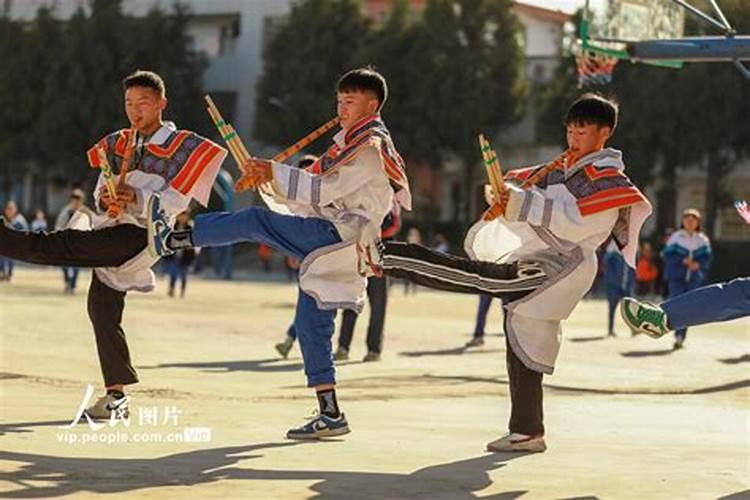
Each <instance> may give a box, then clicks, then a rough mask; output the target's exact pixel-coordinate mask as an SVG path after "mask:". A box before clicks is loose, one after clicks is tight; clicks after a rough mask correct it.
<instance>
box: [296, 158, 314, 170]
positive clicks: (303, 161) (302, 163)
mask: <svg viewBox="0 0 750 500" xmlns="http://www.w3.org/2000/svg"><path fill="white" fill-rule="evenodd" d="M316 161H318V157H317V156H315V155H305V156H303V157H302V158H300V159H299V161H298V162H297V168H303V169H304V168H307V167H309V166H310V165H312V164H313V163H315V162H316Z"/></svg>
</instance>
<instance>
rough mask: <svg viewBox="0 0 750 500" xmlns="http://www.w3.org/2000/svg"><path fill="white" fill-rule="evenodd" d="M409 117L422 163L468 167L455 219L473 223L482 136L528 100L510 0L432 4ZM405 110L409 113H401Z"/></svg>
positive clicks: (416, 59)
mask: <svg viewBox="0 0 750 500" xmlns="http://www.w3.org/2000/svg"><path fill="white" fill-rule="evenodd" d="M414 30H415V34H414V42H413V50H412V51H411V52H410V54H411V55H413V58H411V59H410V60H409V64H408V66H409V68H411V72H412V74H414V79H413V80H411V85H412V86H411V93H410V102H409V104H408V105H407V106H405V112H406V114H407V116H409V117H411V118H413V119H414V121H413V122H412V123H413V127H412V129H413V130H414V135H413V136H412V137H411V140H412V141H413V142H412V144H411V146H412V147H413V149H414V151H415V152H416V153H417V154H419V155H420V156H421V157H423V158H428V159H430V160H432V161H434V160H435V159H436V158H438V159H440V160H445V159H446V158H447V157H449V156H451V155H453V156H456V157H458V158H459V159H460V160H461V161H462V163H463V165H464V183H463V186H462V193H461V199H460V200H459V203H458V210H457V213H456V214H455V218H457V219H458V220H461V221H462V222H464V223H468V222H469V219H470V217H471V215H470V213H469V209H470V206H469V201H470V198H471V192H472V189H473V186H474V184H475V178H474V176H475V170H476V169H475V167H476V165H477V164H478V163H479V160H480V156H479V150H478V146H477V135H478V134H479V133H485V134H488V135H490V136H494V135H496V134H497V133H498V132H500V131H501V130H503V129H504V128H506V127H508V126H509V125H511V124H512V123H514V122H515V121H517V120H518V118H520V116H521V113H522V107H523V103H524V95H525V86H524V80H523V54H522V50H521V46H520V44H519V33H520V28H519V23H518V21H517V19H516V18H515V15H514V14H513V13H512V10H511V2H510V1H505V0H501V1H498V0H495V1H490V0H460V1H451V0H429V1H428V3H427V7H426V9H425V12H424V16H423V18H422V21H421V22H419V23H417V24H416V25H415V26H414ZM399 112H402V111H401V110H399Z"/></svg>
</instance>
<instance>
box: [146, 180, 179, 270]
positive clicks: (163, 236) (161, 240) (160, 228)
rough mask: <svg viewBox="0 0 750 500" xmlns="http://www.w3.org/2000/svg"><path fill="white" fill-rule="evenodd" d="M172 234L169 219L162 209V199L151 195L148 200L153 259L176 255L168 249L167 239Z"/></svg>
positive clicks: (150, 252) (149, 248)
mask: <svg viewBox="0 0 750 500" xmlns="http://www.w3.org/2000/svg"><path fill="white" fill-rule="evenodd" d="M170 234H172V228H171V227H170V226H169V218H168V217H167V214H166V212H164V210H162V208H161V197H159V195H158V194H154V195H151V198H149V199H148V253H149V254H150V255H151V256H152V257H164V256H166V255H171V254H173V253H174V251H173V250H170V249H169V247H167V239H168V238H169V235H170Z"/></svg>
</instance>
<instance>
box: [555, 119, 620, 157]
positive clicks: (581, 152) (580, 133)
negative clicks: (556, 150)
mask: <svg viewBox="0 0 750 500" xmlns="http://www.w3.org/2000/svg"><path fill="white" fill-rule="evenodd" d="M566 128H567V139H568V149H570V151H571V152H572V153H573V159H574V160H577V159H579V158H581V157H583V156H586V155H587V154H589V153H593V152H594V151H599V150H600V149H602V148H603V147H604V144H605V143H606V142H607V139H609V134H610V132H611V130H610V128H609V127H602V126H601V125H597V124H594V123H591V124H582V123H569V124H568V126H567V127H566Z"/></svg>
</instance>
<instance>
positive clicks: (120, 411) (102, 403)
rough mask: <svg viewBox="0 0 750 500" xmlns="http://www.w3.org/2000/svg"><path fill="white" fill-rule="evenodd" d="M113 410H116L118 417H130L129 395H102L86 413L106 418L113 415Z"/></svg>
mask: <svg viewBox="0 0 750 500" xmlns="http://www.w3.org/2000/svg"><path fill="white" fill-rule="evenodd" d="M112 412H116V415H117V417H118V418H128V417H129V416H130V410H129V409H128V397H127V396H125V397H122V398H120V399H117V398H115V397H114V396H113V395H111V394H107V395H105V396H102V397H100V398H99V399H97V400H96V403H94V404H93V405H91V406H89V407H88V408H86V414H87V415H88V416H89V417H91V418H93V419H98V420H106V419H109V418H110V417H111V416H112Z"/></svg>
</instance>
